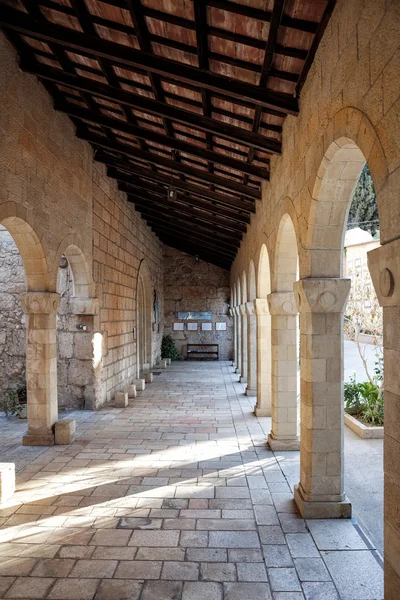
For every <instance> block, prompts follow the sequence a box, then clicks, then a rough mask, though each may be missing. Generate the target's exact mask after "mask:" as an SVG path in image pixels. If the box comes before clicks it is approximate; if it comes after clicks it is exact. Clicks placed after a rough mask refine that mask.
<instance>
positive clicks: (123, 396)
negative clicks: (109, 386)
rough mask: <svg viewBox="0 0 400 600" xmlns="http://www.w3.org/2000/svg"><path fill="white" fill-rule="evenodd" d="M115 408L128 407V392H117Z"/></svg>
mask: <svg viewBox="0 0 400 600" xmlns="http://www.w3.org/2000/svg"><path fill="white" fill-rule="evenodd" d="M114 405H115V408H126V407H127V406H128V392H117V393H116V394H115V398H114Z"/></svg>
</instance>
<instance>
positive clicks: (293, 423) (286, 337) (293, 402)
mask: <svg viewBox="0 0 400 600" xmlns="http://www.w3.org/2000/svg"><path fill="white" fill-rule="evenodd" d="M267 300H268V306H269V311H270V313H271V358H272V365H271V373H272V409H271V416H272V424H271V425H272V428H271V433H270V434H269V436H268V444H269V446H270V448H271V450H278V451H281V450H299V449H300V436H299V422H298V392H297V318H296V317H297V308H296V301H295V298H294V294H293V292H275V293H273V294H269V296H267Z"/></svg>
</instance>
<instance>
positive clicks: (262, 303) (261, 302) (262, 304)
mask: <svg viewBox="0 0 400 600" xmlns="http://www.w3.org/2000/svg"><path fill="white" fill-rule="evenodd" d="M253 306H254V311H255V313H256V315H269V308H268V301H267V299H266V298H256V299H255V300H254V301H253Z"/></svg>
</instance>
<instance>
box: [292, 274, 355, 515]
mask: <svg viewBox="0 0 400 600" xmlns="http://www.w3.org/2000/svg"><path fill="white" fill-rule="evenodd" d="M350 283H351V282H350V279H333V278H332V279H330V278H329V279H328V278H326V279H303V280H301V281H297V282H296V283H295V284H294V286H293V289H294V292H295V297H296V302H297V308H298V310H299V312H300V372H301V388H300V389H301V437H300V483H299V484H298V485H297V486H295V494H294V496H295V500H296V503H297V506H298V507H299V509H300V512H301V514H302V516H303V517H304V518H308V519H313V518H317V519H318V518H319V519H324V518H325V519H332V518H348V517H350V516H351V504H350V503H349V502H348V500H347V498H346V496H345V493H344V481H343V480H344V471H343V434H344V405H343V310H344V307H345V304H346V301H347V296H348V294H349V291H350Z"/></svg>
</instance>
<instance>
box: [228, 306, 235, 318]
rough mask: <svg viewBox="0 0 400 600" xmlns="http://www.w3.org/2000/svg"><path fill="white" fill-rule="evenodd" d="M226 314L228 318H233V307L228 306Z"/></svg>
mask: <svg viewBox="0 0 400 600" xmlns="http://www.w3.org/2000/svg"><path fill="white" fill-rule="evenodd" d="M228 314H229V316H230V317H233V316H234V314H235V309H234V307H233V306H230V307H229V310H228Z"/></svg>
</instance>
